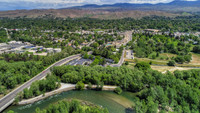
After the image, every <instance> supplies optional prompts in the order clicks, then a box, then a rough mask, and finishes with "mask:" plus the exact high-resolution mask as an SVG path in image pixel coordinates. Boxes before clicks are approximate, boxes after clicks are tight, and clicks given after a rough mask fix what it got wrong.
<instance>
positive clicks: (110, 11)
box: [0, 0, 200, 19]
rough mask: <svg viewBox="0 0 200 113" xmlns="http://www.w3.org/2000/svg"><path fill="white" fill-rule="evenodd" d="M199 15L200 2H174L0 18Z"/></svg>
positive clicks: (15, 13)
mask: <svg viewBox="0 0 200 113" xmlns="http://www.w3.org/2000/svg"><path fill="white" fill-rule="evenodd" d="M193 13H195V14H200V1H199V0H198V1H183V0H175V1H173V2H171V3H159V4H129V3H117V4H113V5H96V4H88V5H84V6H76V7H70V8H63V9H35V10H13V11H1V12H0V17H9V18H16V17H25V18H38V17H61V18H67V17H70V18H80V17H88V18H99V19H121V18H127V17H131V18H142V17H145V16H167V17H175V16H180V15H191V14H193Z"/></svg>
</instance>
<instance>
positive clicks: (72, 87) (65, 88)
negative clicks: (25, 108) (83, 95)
mask: <svg viewBox="0 0 200 113" xmlns="http://www.w3.org/2000/svg"><path fill="white" fill-rule="evenodd" d="M75 86H76V85H75V84H64V83H61V87H60V88H59V89H56V90H54V91H51V92H47V93H45V94H42V95H39V96H37V97H34V98H30V99H23V100H22V101H20V102H18V105H26V104H32V103H35V102H37V101H40V100H43V99H45V98H48V97H50V96H53V95H56V94H59V93H62V92H66V91H70V90H75ZM86 87H87V85H85V88H86ZM116 87H117V86H103V88H102V90H104V91H114V90H115V88H116ZM92 88H96V85H93V86H92Z"/></svg>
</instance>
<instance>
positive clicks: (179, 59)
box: [175, 56, 185, 64]
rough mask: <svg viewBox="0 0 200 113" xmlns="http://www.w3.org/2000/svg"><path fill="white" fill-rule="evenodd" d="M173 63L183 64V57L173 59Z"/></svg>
mask: <svg viewBox="0 0 200 113" xmlns="http://www.w3.org/2000/svg"><path fill="white" fill-rule="evenodd" d="M175 61H176V62H178V63H181V64H183V63H184V62H185V59H184V57H183V56H177V57H176V58H175Z"/></svg>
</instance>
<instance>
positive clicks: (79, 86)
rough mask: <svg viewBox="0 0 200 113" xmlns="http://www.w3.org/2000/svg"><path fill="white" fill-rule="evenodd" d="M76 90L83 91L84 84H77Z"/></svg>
mask: <svg viewBox="0 0 200 113" xmlns="http://www.w3.org/2000/svg"><path fill="white" fill-rule="evenodd" d="M75 88H76V89H77V90H84V88H85V84H84V83H83V82H77V83H76V87H75Z"/></svg>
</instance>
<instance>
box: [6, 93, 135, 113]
mask: <svg viewBox="0 0 200 113" xmlns="http://www.w3.org/2000/svg"><path fill="white" fill-rule="evenodd" d="M133 97H134V94H133V93H130V92H123V93H122V94H121V95H117V94H115V93H113V92H110V91H92V90H85V91H68V92H63V93H61V94H57V95H55V96H51V97H49V98H47V99H45V100H41V101H38V102H36V103H33V104H29V105H24V106H10V107H8V108H7V109H6V110H5V111H4V112H3V113H6V112H8V111H9V110H13V111H15V112H17V113H34V111H35V109H36V108H37V107H39V108H40V109H44V108H45V107H48V106H49V105H50V104H52V103H55V102H58V101H59V100H62V99H73V98H74V99H80V100H84V101H89V102H92V103H94V104H96V105H99V106H102V107H104V108H107V109H108V111H109V112H110V113H133V111H132V110H130V109H128V108H130V107H132V106H134V99H133Z"/></svg>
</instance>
